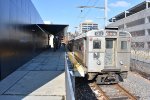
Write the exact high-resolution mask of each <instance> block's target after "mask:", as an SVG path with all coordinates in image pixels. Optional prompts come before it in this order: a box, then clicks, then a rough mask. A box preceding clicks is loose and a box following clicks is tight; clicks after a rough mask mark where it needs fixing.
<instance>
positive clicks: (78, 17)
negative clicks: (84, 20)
mask: <svg viewBox="0 0 150 100" xmlns="http://www.w3.org/2000/svg"><path fill="white" fill-rule="evenodd" d="M90 1H92V0H88V1H87V3H86V5H89V3H90ZM84 10H85V8H83V9H82V11H80V13H79V15H78V16H77V18H76V21H75V23H74V24H73V25H76V23H79V22H80V21H79V20H80V16H81V15H82V14H83V12H84ZM72 29H74V27H72Z"/></svg>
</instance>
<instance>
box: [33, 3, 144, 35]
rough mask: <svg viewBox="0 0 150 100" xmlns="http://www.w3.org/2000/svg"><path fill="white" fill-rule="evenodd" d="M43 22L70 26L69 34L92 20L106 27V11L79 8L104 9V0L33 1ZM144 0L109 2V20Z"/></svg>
mask: <svg viewBox="0 0 150 100" xmlns="http://www.w3.org/2000/svg"><path fill="white" fill-rule="evenodd" d="M31 1H32V2H33V4H34V6H35V8H36V9H37V11H38V12H39V14H40V15H41V17H42V19H43V21H50V22H51V23H53V24H68V25H69V28H68V32H74V31H75V30H76V29H75V27H78V26H79V24H80V23H81V22H84V21H85V20H92V21H93V22H95V23H98V24H99V27H100V28H102V27H104V20H103V19H101V18H103V17H104V10H102V9H96V8H79V6H96V7H103V6H104V0H31ZM142 1H144V0H108V19H109V18H111V17H113V16H115V15H117V14H119V13H121V12H123V11H125V10H127V9H129V8H131V7H133V6H135V5H136V4H138V3H141V2H142Z"/></svg>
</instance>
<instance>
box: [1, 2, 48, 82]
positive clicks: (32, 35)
mask: <svg viewBox="0 0 150 100" xmlns="http://www.w3.org/2000/svg"><path fill="white" fill-rule="evenodd" d="M0 12H1V15H0V80H1V79H3V78H5V77H6V76H8V75H9V74H10V73H12V72H13V71H14V70H16V69H17V68H18V67H19V66H21V65H22V64H24V63H25V62H27V61H28V60H30V59H31V58H32V57H34V56H35V55H37V54H38V53H40V51H42V50H43V49H44V48H45V47H46V45H47V43H48V41H47V34H46V33H44V32H43V31H42V30H40V29H39V28H38V26H37V25H36V24H42V23H43V21H42V18H41V17H40V15H39V13H38V12H37V10H36V9H35V7H34V5H33V4H32V2H31V0H0Z"/></svg>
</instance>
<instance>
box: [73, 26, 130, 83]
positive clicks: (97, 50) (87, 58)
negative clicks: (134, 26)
mask: <svg viewBox="0 0 150 100" xmlns="http://www.w3.org/2000/svg"><path fill="white" fill-rule="evenodd" d="M71 44H72V46H70V47H72V49H73V52H74V57H75V58H76V59H77V61H78V62H79V63H80V64H81V65H82V66H83V69H84V74H85V76H86V77H87V78H88V80H96V82H97V83H98V84H110V83H118V82H121V81H123V79H125V78H126V77H127V73H128V71H129V69H130V47H131V34H130V33H129V32H125V31H118V30H117V29H113V28H110V29H109V28H107V29H102V30H91V31H89V32H87V33H85V34H82V35H80V36H77V37H76V38H75V39H74V40H72V43H71Z"/></svg>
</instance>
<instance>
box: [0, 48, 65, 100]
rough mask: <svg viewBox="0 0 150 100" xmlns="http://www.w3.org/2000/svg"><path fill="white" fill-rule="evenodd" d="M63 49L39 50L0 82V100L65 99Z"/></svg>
mask: <svg viewBox="0 0 150 100" xmlns="http://www.w3.org/2000/svg"><path fill="white" fill-rule="evenodd" d="M65 97H66V91H65V50H64V48H60V49H59V50H57V51H56V52H54V51H52V50H47V51H45V52H42V53H41V54H39V55H38V56H36V57H35V58H33V59H32V60H30V61H29V62H27V63H26V64H24V65H23V66H21V67H20V68H19V69H18V70H16V71H15V72H13V73H12V74H11V75H9V76H8V77H7V78H5V79H4V80H2V81H1V82H0V100H65Z"/></svg>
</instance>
